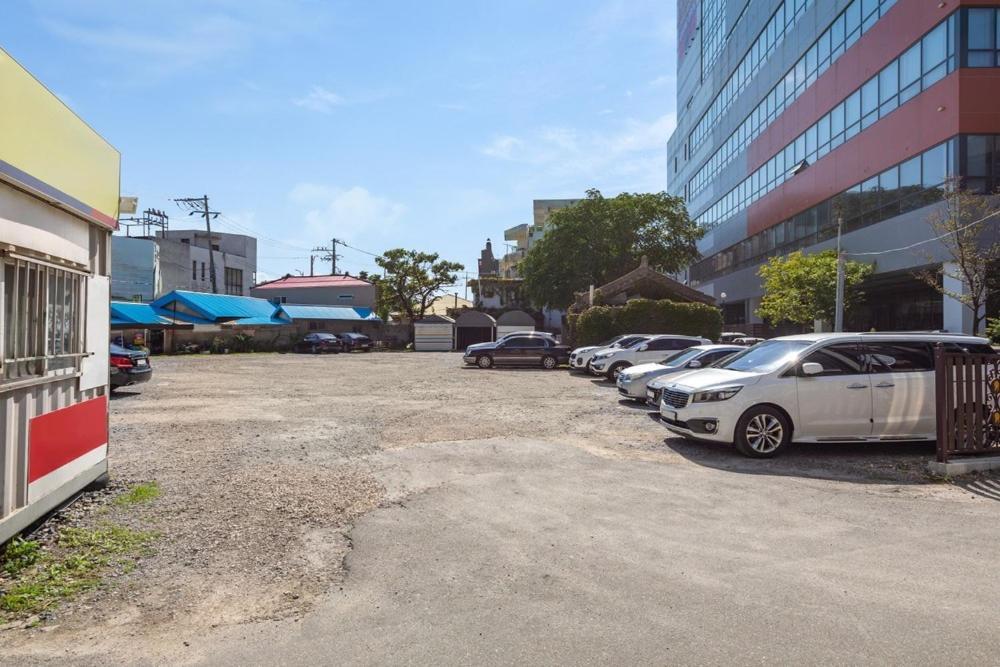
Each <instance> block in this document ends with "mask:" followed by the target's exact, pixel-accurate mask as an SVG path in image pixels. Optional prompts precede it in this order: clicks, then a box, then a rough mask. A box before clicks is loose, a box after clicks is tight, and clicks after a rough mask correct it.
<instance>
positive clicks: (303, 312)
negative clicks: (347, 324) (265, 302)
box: [281, 303, 382, 322]
mask: <svg viewBox="0 0 1000 667" xmlns="http://www.w3.org/2000/svg"><path fill="white" fill-rule="evenodd" d="M281 309H282V310H284V311H285V312H286V313H288V316H289V317H291V318H292V320H355V321H363V322H381V321H382V319H381V318H380V317H379V316H378V315H376V314H375V313H374V312H373V311H372V309H371V308H348V307H347V306H300V305H294V304H289V303H283V304H281Z"/></svg>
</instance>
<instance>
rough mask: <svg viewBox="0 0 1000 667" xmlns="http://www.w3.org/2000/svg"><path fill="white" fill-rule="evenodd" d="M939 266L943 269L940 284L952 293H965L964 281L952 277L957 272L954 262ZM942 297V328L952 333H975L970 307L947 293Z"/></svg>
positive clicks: (966, 289)
mask: <svg viewBox="0 0 1000 667" xmlns="http://www.w3.org/2000/svg"><path fill="white" fill-rule="evenodd" d="M941 268H942V270H943V275H942V277H941V280H942V283H941V285H942V287H943V288H944V289H945V290H947V291H948V292H952V293H954V294H965V293H966V292H967V291H968V288H967V287H966V285H965V283H964V282H962V281H961V280H958V279H957V278H954V277H953V276H955V275H958V273H959V268H958V266H957V265H956V264H955V263H954V262H945V263H944V264H943V265H942V267H941ZM942 299H943V302H942V304H941V312H942V315H943V318H942V319H943V320H944V323H943V327H944V329H945V330H946V331H950V332H952V333H966V334H972V333H976V332H975V331H973V330H972V327H973V323H974V321H973V316H972V309H971V308H969V307H968V306H966V305H965V304H964V303H962V302H961V301H959V300H958V299H955V298H953V297H951V296H949V295H947V294H945V295H943V296H942Z"/></svg>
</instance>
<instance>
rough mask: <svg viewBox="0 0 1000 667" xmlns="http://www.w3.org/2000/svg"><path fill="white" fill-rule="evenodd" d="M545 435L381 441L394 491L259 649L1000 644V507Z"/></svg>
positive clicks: (744, 649) (235, 657)
mask: <svg viewBox="0 0 1000 667" xmlns="http://www.w3.org/2000/svg"><path fill="white" fill-rule="evenodd" d="M575 444H576V443H560V442H553V441H533V440H530V439H513V440H501V439H492V440H477V441H467V442H456V443H436V444H433V445H418V446H412V447H407V448H402V449H398V450H391V451H386V452H382V453H380V454H378V456H377V458H376V459H375V466H376V468H377V475H378V477H379V479H380V480H381V481H382V483H383V484H385V485H386V486H387V488H388V489H389V497H390V498H391V499H392V500H391V501H390V502H388V503H386V504H385V505H384V506H383V507H382V508H380V509H377V510H374V511H372V512H370V513H368V514H366V515H365V516H363V517H362V518H361V519H360V520H359V521H358V523H357V524H356V525H355V526H354V528H353V530H352V531H351V539H352V541H353V549H352V551H351V552H350V555H349V556H348V560H347V566H348V574H347V577H346V580H345V581H344V583H343V585H342V586H341V587H339V588H338V589H337V590H334V591H333V592H331V594H330V595H329V596H328V597H327V598H326V599H325V600H324V601H323V602H322V603H321V604H320V605H319V607H318V608H316V609H315V610H313V611H312V612H311V613H309V614H307V615H306V616H305V617H303V618H301V619H297V620H286V621H278V622H265V623H252V624H246V625H241V626H237V627H229V628H223V629H220V630H219V631H217V632H208V633H206V634H205V635H203V636H202V637H200V638H196V639H193V640H192V641H191V642H190V647H189V651H190V653H188V658H189V659H190V660H191V661H193V662H201V663H204V664H212V665H246V664H264V663H266V664H289V665H294V664H302V665H315V664H372V665H374V664H406V665H431V664H434V665H442V664H477V665H501V664H512V663H517V664H527V665H533V664H574V665H580V664H666V663H670V664H766V663H797V664H814V663H820V662H823V663H831V662H837V663H842V664H846V663H851V664H904V663H905V664H942V663H994V662H996V660H997V656H998V655H1000V633H998V632H997V630H996V629H997V627H1000V604H998V602H997V601H998V600H1000V577H998V576H997V563H998V558H997V555H996V545H997V544H1000V521H998V519H1000V503H998V502H997V501H996V500H994V499H991V498H989V497H986V496H983V495H977V494H972V493H969V494H963V493H960V492H949V493H944V494H942V493H938V492H936V490H935V487H934V486H933V485H931V486H921V485H914V486H908V485H897V484H888V483H876V482H871V483H869V482H865V481H845V480H838V479H820V478H815V477H811V476H796V475H772V474H768V472H767V471H768V469H767V468H766V467H757V468H754V469H752V472H750V469H748V468H745V467H739V466H737V467H735V468H733V469H725V468H722V467H713V466H708V465H698V464H692V462H690V461H686V460H684V459H681V458H679V457H674V458H673V459H672V460H666V461H664V460H639V459H634V458H629V457H619V456H612V455H600V454H598V453H595V452H592V451H588V450H587V449H585V448H583V447H580V446H575Z"/></svg>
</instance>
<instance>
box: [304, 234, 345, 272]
mask: <svg viewBox="0 0 1000 667" xmlns="http://www.w3.org/2000/svg"><path fill="white" fill-rule="evenodd" d="M338 243H340V245H344V244H343V243H341V242H340V241H338V240H337V239H330V247H329V248H313V249H312V252H325V253H326V254H325V255H323V256H322V257H320V259H321V260H323V261H324V262H330V275H331V276H335V275H337V259H338V256H337V244H338ZM310 273H311V272H310Z"/></svg>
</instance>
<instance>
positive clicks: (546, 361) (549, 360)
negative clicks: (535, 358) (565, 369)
mask: <svg viewBox="0 0 1000 667" xmlns="http://www.w3.org/2000/svg"><path fill="white" fill-rule="evenodd" d="M558 365H559V362H558V361H557V360H556V358H555V357H550V356H547V355H546V356H544V357H542V368H544V369H545V370H547V371H551V370H552V369H553V368H555V367H556V366H558Z"/></svg>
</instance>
